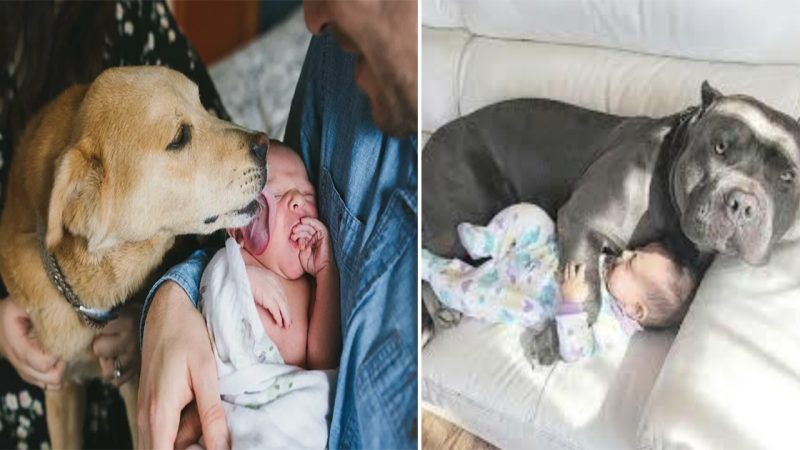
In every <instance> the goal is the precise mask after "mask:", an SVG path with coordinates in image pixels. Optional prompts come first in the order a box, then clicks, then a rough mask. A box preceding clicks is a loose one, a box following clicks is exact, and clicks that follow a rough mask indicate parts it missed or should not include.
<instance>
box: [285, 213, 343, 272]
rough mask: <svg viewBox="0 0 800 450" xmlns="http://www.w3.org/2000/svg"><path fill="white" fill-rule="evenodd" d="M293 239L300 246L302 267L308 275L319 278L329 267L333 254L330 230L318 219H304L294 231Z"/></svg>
mask: <svg viewBox="0 0 800 450" xmlns="http://www.w3.org/2000/svg"><path fill="white" fill-rule="evenodd" d="M291 238H292V239H293V240H294V241H296V242H297V244H298V245H299V246H300V266H302V267H303V270H305V271H306V272H307V273H309V274H311V275H313V276H315V277H316V276H317V274H318V273H319V272H320V271H321V270H322V269H324V268H326V267H328V263H329V262H330V258H331V254H332V253H333V252H332V250H331V239H330V237H329V236H328V229H327V228H325V225H324V224H323V223H322V222H320V221H319V220H317V219H314V218H312V217H303V218H302V219H300V223H299V224H297V225H295V227H294V228H293V229H292V236H291Z"/></svg>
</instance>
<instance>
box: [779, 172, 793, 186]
mask: <svg viewBox="0 0 800 450" xmlns="http://www.w3.org/2000/svg"><path fill="white" fill-rule="evenodd" d="M793 180H794V172H792V171H791V170H785V171H783V172H782V173H781V181H783V182H784V183H791V182H792V181H793Z"/></svg>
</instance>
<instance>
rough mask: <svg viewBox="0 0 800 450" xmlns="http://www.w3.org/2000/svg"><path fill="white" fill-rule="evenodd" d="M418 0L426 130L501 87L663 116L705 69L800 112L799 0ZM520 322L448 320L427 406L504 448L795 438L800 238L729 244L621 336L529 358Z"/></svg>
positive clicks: (424, 367) (723, 444)
mask: <svg viewBox="0 0 800 450" xmlns="http://www.w3.org/2000/svg"><path fill="white" fill-rule="evenodd" d="M421 6H422V7H421V16H422V24H423V29H422V68H421V74H422V75H421V78H422V83H421V89H422V94H421V98H422V111H421V116H422V117H421V121H422V134H423V139H422V142H423V146H424V143H425V142H426V141H427V138H428V137H429V136H430V134H431V133H432V132H434V131H435V130H436V129H437V128H438V127H439V126H441V125H443V124H445V123H446V122H448V121H450V120H452V119H454V118H456V117H458V116H461V115H464V114H468V113H470V112H472V111H474V110H476V109H478V108H480V107H482V106H485V105H488V104H491V103H495V102H498V101H500V100H504V99H510V98H517V97H547V98H553V99H558V100H562V101H567V102H571V103H574V104H577V105H581V106H584V107H588V108H593V109H596V110H600V111H605V112H610V113H614V114H621V115H666V114H670V113H674V112H677V111H679V110H681V109H683V108H685V107H687V106H689V105H693V104H697V103H698V102H699V99H700V84H701V82H702V81H703V80H705V79H708V80H710V82H711V83H712V85H713V86H715V87H716V88H718V89H719V90H721V91H722V92H723V93H747V94H750V95H753V96H755V97H757V98H759V99H761V100H763V101H765V102H767V103H768V104H770V105H772V106H773V107H775V108H777V109H779V110H782V111H784V112H786V113H788V114H790V115H793V116H794V117H797V116H800V2H798V1H796V0H762V1H755V0H752V1H745V0H704V1H697V0H649V1H642V0H461V1H459V0H423V1H422V2H421ZM423 151H424V150H423ZM422 190H423V194H422V195H425V186H424V185H423V186H422ZM422 213H423V214H424V213H425V212H424V211H423V212H422ZM521 331H522V330H520V329H518V328H514V327H509V326H502V325H489V324H485V323H482V322H478V321H475V320H471V319H464V320H463V321H462V322H461V324H460V325H458V326H456V327H454V328H450V329H446V330H443V331H440V332H438V333H437V334H436V335H435V336H434V337H433V338H432V339H431V340H430V341H428V343H427V344H426V345H425V347H424V348H423V351H422V356H421V384H420V386H421V395H422V400H423V407H424V408H427V409H429V410H431V411H433V412H435V413H437V414H440V415H442V416H443V417H444V418H446V419H448V420H450V421H452V422H454V423H456V424H457V425H460V426H462V427H464V428H465V429H467V430H469V431H470V432H472V433H475V434H477V435H478V436H480V437H482V438H484V439H486V440H487V441H489V442H491V443H493V444H495V445H497V446H499V447H503V448H524V449H534V450H541V449H551V448H558V449H561V448H576V449H577V448H581V449H584V448H585V449H602V448H605V449H615V450H617V449H628V448H642V449H660V448H691V449H695V448H696V449H706V448H708V449H726V450H727V449H739V448H741V449H757V448H764V449H794V448H800V433H798V431H800V243H784V244H781V245H779V247H778V248H777V249H776V251H775V252H774V254H773V256H772V258H771V260H770V261H769V263H768V264H767V265H766V266H764V267H758V268H756V267H750V266H747V265H745V264H744V263H742V262H739V261H737V260H734V259H732V258H728V257H720V258H718V259H717V261H716V262H715V263H714V264H713V265H712V267H711V269H710V270H709V271H708V273H707V275H706V277H705V279H704V280H703V282H702V284H701V287H700V289H699V292H698V293H697V296H696V298H695V301H694V303H693V305H692V307H691V310H690V311H689V313H688V316H687V317H686V320H685V322H684V324H683V326H682V327H681V328H680V330H679V331H678V332H677V333H675V332H652V331H648V332H644V333H639V334H638V335H636V336H635V337H634V339H633V340H632V341H631V344H630V345H629V346H628V348H627V349H621V350H620V351H619V352H617V353H613V354H606V355H603V356H602V357H599V358H597V359H594V360H591V361H585V362H581V363H577V364H565V363H557V364H556V365H554V366H552V367H537V368H535V369H534V368H532V366H531V365H530V363H528V361H527V359H526V358H525V357H524V355H523V350H522V348H521V346H520V334H521Z"/></svg>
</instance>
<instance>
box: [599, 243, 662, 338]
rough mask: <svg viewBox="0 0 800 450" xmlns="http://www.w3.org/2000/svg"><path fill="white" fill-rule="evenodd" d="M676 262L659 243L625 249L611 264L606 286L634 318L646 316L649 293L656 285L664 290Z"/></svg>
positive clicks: (640, 319)
mask: <svg viewBox="0 0 800 450" xmlns="http://www.w3.org/2000/svg"><path fill="white" fill-rule="evenodd" d="M674 271H675V263H674V261H672V259H670V257H669V256H668V255H667V253H666V251H664V249H663V248H662V247H661V246H660V245H658V244H648V245H646V246H644V247H642V248H640V249H638V250H633V251H625V252H623V253H622V256H620V257H618V258H617V259H616V260H615V261H614V262H613V263H612V265H611V267H610V268H609V270H608V273H607V275H606V286H607V287H608V291H609V292H610V293H611V295H612V296H613V297H614V298H615V299H616V300H617V303H618V304H619V305H620V307H621V308H622V309H623V310H624V311H625V314H627V315H628V316H629V317H631V318H632V319H634V320H636V321H637V322H641V321H642V320H644V319H645V318H646V317H647V303H646V301H645V300H646V298H647V292H648V291H650V290H652V289H653V288H655V287H656V286H662V287H663V288H664V289H665V290H666V289H667V287H668V283H669V282H670V280H671V279H672V277H674V275H673V273H674Z"/></svg>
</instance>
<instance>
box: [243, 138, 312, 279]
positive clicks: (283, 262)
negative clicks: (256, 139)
mask: <svg viewBox="0 0 800 450" xmlns="http://www.w3.org/2000/svg"><path fill="white" fill-rule="evenodd" d="M267 165H268V166H269V175H268V178H267V188H268V190H269V193H270V194H271V195H272V196H273V199H274V202H271V207H273V208H274V209H275V219H274V224H273V226H272V229H270V233H269V243H268V244H267V248H266V250H265V251H264V253H262V254H261V255H258V256H255V258H256V259H257V260H258V261H259V262H260V263H261V264H263V265H264V266H265V267H267V268H268V269H270V270H272V271H273V272H276V273H278V274H279V275H281V276H283V277H284V278H287V279H290V280H294V279H297V278H300V277H301V276H302V275H303V272H304V271H303V268H302V267H301V266H300V248H299V247H298V245H297V242H296V241H293V240H292V239H291V235H292V229H293V228H294V227H295V226H296V225H297V224H299V223H300V219H302V218H303V217H313V218H317V203H316V197H315V195H314V186H313V185H312V184H311V182H310V181H309V179H308V174H307V173H306V169H305V166H304V165H303V161H302V160H301V159H300V156H299V155H298V154H297V153H295V152H294V151H292V150H291V149H290V148H288V147H286V146H285V145H283V144H280V143H277V142H273V143H272V144H271V145H270V150H269V152H268V153H267Z"/></svg>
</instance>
